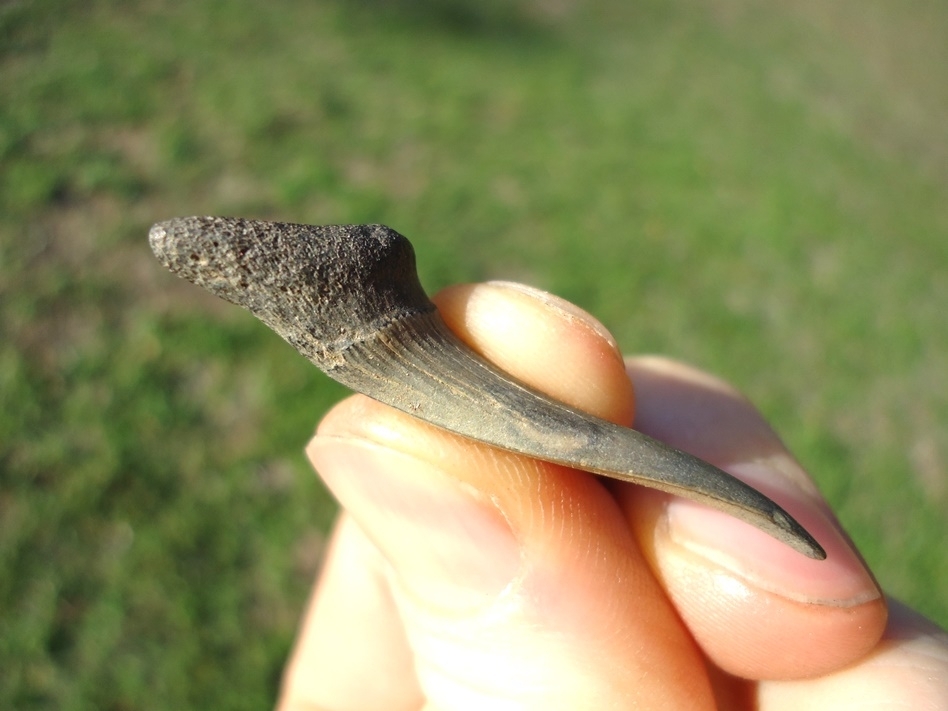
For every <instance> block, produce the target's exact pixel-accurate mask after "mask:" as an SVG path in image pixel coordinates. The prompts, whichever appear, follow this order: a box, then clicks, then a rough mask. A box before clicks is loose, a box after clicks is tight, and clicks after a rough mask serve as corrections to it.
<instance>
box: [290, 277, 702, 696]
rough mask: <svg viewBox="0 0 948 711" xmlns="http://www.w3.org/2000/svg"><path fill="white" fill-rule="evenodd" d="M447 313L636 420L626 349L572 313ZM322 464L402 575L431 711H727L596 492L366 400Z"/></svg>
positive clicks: (566, 391)
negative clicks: (716, 709) (716, 703)
mask: <svg viewBox="0 0 948 711" xmlns="http://www.w3.org/2000/svg"><path fill="white" fill-rule="evenodd" d="M438 303H439V307H440V308H441V310H442V313H443V314H444V316H445V318H446V320H447V321H448V323H449V324H451V325H452V327H453V328H455V329H456V330H457V331H458V332H459V333H460V334H461V336H462V338H465V339H467V340H469V341H470V342H471V343H472V345H473V346H474V347H475V348H476V349H478V350H481V351H482V352H485V353H488V354H489V356H490V357H491V358H492V359H493V360H495V361H496V362H499V363H500V364H501V366H502V367H503V368H505V369H506V370H509V371H512V372H513V373H514V374H516V375H517V376H518V377H520V378H521V379H523V380H525V381H527V382H528V383H530V384H532V385H533V386H534V387H537V388H539V389H541V390H546V391H547V392H549V391H553V392H554V393H555V395H556V397H559V398H561V399H563V400H565V401H567V402H570V403H572V404H575V405H577V406H579V407H585V408H586V409H592V410H595V411H596V413H597V414H600V415H606V416H610V417H613V418H615V419H622V418H625V417H627V416H628V414H629V413H630V409H629V406H630V403H629V402H628V401H629V399H630V397H631V393H630V389H629V385H628V381H627V378H626V376H625V373H624V366H623V363H622V360H621V358H620V356H619V354H618V352H617V350H616V349H615V346H614V344H613V343H611V341H610V339H608V338H607V337H606V336H605V335H604V332H603V331H602V329H601V327H599V326H597V325H596V324H595V322H594V321H592V320H591V319H589V318H588V317H586V316H584V315H582V314H581V313H580V312H578V311H576V310H575V309H573V308H572V307H568V306H566V305H565V304H563V303H562V302H559V301H558V300H554V299H552V298H551V297H548V296H544V295H539V294H537V293H536V292H533V291H530V290H523V289H521V288H519V287H511V286H509V285H497V284H492V285H482V286H480V287H473V288H468V289H458V290H451V291H449V292H448V293H447V294H446V295H442V297H441V298H439V299H438ZM498 324H508V326H509V327H499V326H498ZM495 329H496V330H495ZM498 333H499V334H501V336H500V337H499V338H498V337H497V335H496V334H498ZM550 352H556V353H557V354H558V357H557V358H553V359H550V358H549V356H548V354H549V353H550ZM536 364H538V365H536ZM308 451H309V455H310V457H311V459H312V461H313V462H314V464H315V465H316V468H317V470H318V471H319V472H320V473H321V475H322V476H323V478H324V479H325V481H326V483H327V484H328V486H329V487H330V488H331V489H332V491H333V492H334V494H335V495H336V496H337V498H338V499H339V501H340V502H341V504H342V505H343V506H344V507H345V508H346V510H347V511H348V512H349V513H350V514H351V516H352V517H353V519H354V520H355V521H357V522H358V524H359V526H360V527H361V528H362V530H364V531H365V533H366V535H367V537H368V538H369V539H370V540H371V541H372V543H373V545H374V546H375V547H376V548H377V550H378V551H379V553H380V555H381V556H382V557H383V558H384V560H385V562H386V568H385V570H386V571H387V580H388V583H389V585H390V589H391V593H392V596H393V600H394V603H395V606H396V607H397V610H398V614H399V615H400V616H401V619H402V621H403V623H404V625H405V631H406V639H407V644H408V647H409V649H410V652H411V654H412V655H413V659H414V668H415V672H416V674H417V676H418V679H419V682H420V686H421V688H422V690H423V692H424V694H425V697H426V700H427V704H428V707H430V708H432V709H434V708H438V709H449V708H450V709H469V708H470V709H484V708H491V709H494V708H498V709H503V708H514V707H516V708H523V709H532V708H536V709H544V710H546V711H556V710H557V709H576V708H616V707H634V706H642V707H646V708H694V709H702V708H711V705H712V697H711V692H710V688H709V684H708V680H707V678H706V677H705V675H704V674H703V672H702V669H703V661H702V659H701V657H700V654H699V653H698V650H697V648H696V647H695V646H694V644H693V642H692V640H691V639H690V638H689V636H688V635H687V634H686V633H685V630H684V629H683V627H682V625H681V623H680V621H679V620H678V617H677V615H676V614H675V611H674V610H673V609H672V607H671V606H670V605H669V603H668V601H667V599H666V598H665V596H664V594H663V593H662V591H661V589H660V587H659V586H658V585H657V583H656V581H655V579H654V577H653V576H652V574H651V572H650V571H649V569H648V566H647V565H646V563H645V561H644V560H643V558H642V557H641V554H640V552H639V551H638V549H637V548H636V546H635V544H634V541H633V539H632V537H631V535H630V532H629V530H628V527H627V524H626V522H625V521H624V519H623V517H622V514H621V512H620V510H619V508H618V507H617V505H616V503H615V500H614V499H613V498H612V497H611V496H610V494H609V492H608V491H607V490H606V488H605V487H603V486H602V484H601V483H600V481H599V480H598V479H596V478H595V477H593V476H591V475H589V474H586V473H582V472H576V471H573V470H569V469H566V468H563V467H558V466H555V465H551V464H548V463H543V462H538V461H535V460H530V459H526V458H523V457H520V456H516V455H513V454H510V453H507V452H502V451H499V450H496V449H493V448H491V447H487V446H484V445H481V444H478V443H475V442H472V441H470V440H466V439H463V438H460V437H457V436H455V435H451V434H449V433H446V432H444V431H442V430H438V429H436V428H434V427H431V426H429V425H426V424H424V423H421V422H419V421H417V420H415V419H414V418H411V417H409V416H407V415H404V414H403V413H400V412H396V411H394V410H392V409H390V408H387V407H384V406H382V405H379V404H378V403H375V402H373V401H371V400H368V399H367V398H363V397H354V398H350V399H349V400H347V401H345V402H344V403H342V404H341V405H339V406H338V407H336V408H335V409H334V410H333V411H332V412H331V413H330V414H329V415H328V416H327V418H326V419H325V420H324V421H323V423H322V425H321V426H320V429H319V434H318V436H317V437H316V438H315V439H314V440H313V442H312V443H311V446H310V448H309V450H308ZM350 643H352V644H372V643H373V640H372V639H371V637H369V638H368V639H359V640H352V641H351V642H350ZM367 671H368V670H366V669H352V668H349V669H338V668H337V669H335V670H334V671H333V673H338V674H353V675H354V674H358V675H359V676H360V677H361V678H365V674H366V673H367ZM327 706H328V704H327Z"/></svg>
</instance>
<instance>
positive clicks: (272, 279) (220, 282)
mask: <svg viewBox="0 0 948 711" xmlns="http://www.w3.org/2000/svg"><path fill="white" fill-rule="evenodd" d="M149 241H150V243H151V246H152V249H153V250H154V252H155V254H156V256H157V257H158V258H159V259H160V260H161V262H162V263H163V264H164V265H165V266H166V267H168V269H170V270H171V271H172V272H174V273H175V274H177V275H178V276H181V277H183V278H185V279H187V280H189V281H191V282H194V283H195V284H198V285H199V286H202V287H204V288H206V289H208V290H209V291H211V292H212V293H214V294H216V295H217V296H219V297H221V298H223V299H226V300H227V301H230V302H232V303H234V304H237V305H238V306H242V307H244V308H246V309H248V310H249V311H250V312H252V313H253V314H254V315H255V316H256V317H257V318H259V319H260V320H261V321H263V322H264V323H265V324H267V325H268V326H269V327H270V328H272V329H273V330H274V331H276V332H277V333H278V334H279V335H280V336H282V337H283V338H284V339H285V340H286V341H287V342H289V343H290V344H291V345H292V346H293V347H294V348H296V350H298V351H299V352H300V353H301V354H302V355H304V356H305V357H306V358H308V359H309V360H310V361H312V362H313V363H314V364H315V365H317V366H318V367H319V368H320V369H322V370H323V371H324V372H325V373H326V374H328V375H329V376H330V377H331V378H333V379H335V380H337V381H339V382H340V383H342V384H344V385H346V386H348V387H349V388H351V389H353V390H355V391H357V392H360V393H364V394H365V395H368V396H369V397H372V398H374V399H376V400H378V401H380V402H383V403H385V404H387V405H391V406H392V407H395V408H397V409H399V410H402V411H404V412H407V413H409V414H411V415H414V416H415V417H418V418H420V419H422V420H425V421H427V422H430V423H431V424H434V425H437V426H438V427H442V428H444V429H447V430H450V431H452V432H455V433H457V434H459V435H463V436H464V437H469V438H471V439H474V440H478V441H482V442H486V443H488V444H491V445H494V446H496V447H500V448H503V449H506V450H510V451H513V452H518V453H520V454H525V455H527V456H530V457H535V458H537V459H542V460H546V461H550V462H556V463H558V464H563V465H566V466H569V467H574V468H577V469H582V470H585V471H589V472H594V473H596V474H602V475H604V476H608V477H612V478H614V479H619V480H621V481H628V482H634V483H636V484H641V485H643V486H648V487H652V488H655V489H660V490H662V491H667V492H670V493H673V494H677V495H679V496H683V497H685V498H688V499H693V500H696V501H699V502H701V503H704V504H707V505H709V506H712V507H714V508H716V509H719V510H721V511H724V512H726V513H728V514H731V515H733V516H735V517H737V518H739V519H741V520H742V521H746V522H747V523H749V524H752V525H754V526H756V527H757V528H759V529H761V530H763V531H765V532H767V533H769V534H770V535H771V536H773V537H774V538H776V539H778V540H780V541H783V542H784V543H786V544H787V545H789V546H791V547H792V548H794V549H795V550H797V551H799V552H800V553H802V554H804V555H806V556H809V557H810V558H815V559H818V560H822V559H824V558H825V557H826V553H825V551H824V550H823V548H822V547H821V546H820V544H819V543H817V542H816V540H815V539H814V538H813V536H811V535H810V534H809V533H808V532H807V531H806V530H805V529H804V528H803V527H802V526H801V525H800V524H799V523H797V521H796V520H794V519H793V517H791V516H790V515H789V514H788V513H787V512H786V511H784V510H783V509H782V508H780V507H779V506H778V505H777V504H775V503H774V502H773V501H771V500H770V499H769V498H767V497H766V496H764V495H763V494H761V493H760V492H758V491H757V490H755V489H753V488H752V487H750V486H748V485H746V484H744V483H743V482H741V481H739V480H738V479H735V478H734V477H732V476H731V475H730V474H727V473H726V472H724V471H722V470H720V469H718V468H717V467H715V466H713V465H711V464H709V463H707V462H705V461H703V460H701V459H698V458H697V457H694V456H692V455H690V454H687V453H685V452H682V451H679V450H677V449H674V448H672V447H669V446H667V445H665V444H663V443H661V442H659V441H657V440H655V439H652V438H650V437H647V436H646V435H643V434H642V433H640V432H637V431H635V430H632V429H629V428H626V427H621V426H619V425H615V424H613V423H611V422H607V421H605V420H601V419H599V418H596V417H593V416H591V415H588V414H586V413H584V412H581V411H579V410H576V409H574V408H572V407H569V406H567V405H564V404H562V403H560V402H557V401H555V400H552V399H551V398H549V397H547V396H546V395H544V394H542V393H540V392H537V391H536V390H533V389H532V388H530V387H528V386H526V385H524V384H523V383H521V382H519V381H518V380H516V379H515V378H513V377H512V376H510V375H508V374H506V373H504V372H503V371H501V370H499V369H498V368H496V367H495V366H493V365H492V364H490V363H489V362H487V361H486V360H484V359H483V358H481V357H480V356H478V355H477V354H475V353H474V352H473V351H472V350H471V349H470V348H468V347H467V346H466V345H465V344H464V343H462V342H461V341H460V340H459V339H458V338H457V337H456V336H455V335H454V334H453V333H452V332H451V331H450V330H449V329H448V328H447V326H446V325H445V324H444V322H443V321H442V320H441V317H440V315H439V314H438V312H437V309H436V308H435V306H434V304H433V303H431V301H430V300H429V299H428V296H427V295H426V294H425V292H424V290H423V289H422V287H421V284H420V282H419V280H418V275H417V273H416V270H415V255H414V251H413V249H412V247H411V244H410V243H409V242H408V240H407V239H406V238H405V237H403V236H402V235H400V234H399V233H398V232H396V231H395V230H392V229H390V228H388V227H385V226H383V225H331V226H321V227H317V226H309V225H296V224H288V223H280V222H261V221H254V220H245V219H240V218H220V217H185V218H176V219H173V220H169V221H167V222H161V223H158V224H156V225H155V226H154V227H152V229H151V232H150V235H149Z"/></svg>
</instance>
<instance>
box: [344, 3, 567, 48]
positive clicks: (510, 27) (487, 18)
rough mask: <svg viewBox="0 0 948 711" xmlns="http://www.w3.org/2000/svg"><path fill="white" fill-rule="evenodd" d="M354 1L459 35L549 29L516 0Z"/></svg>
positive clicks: (500, 36) (532, 35)
mask: <svg viewBox="0 0 948 711" xmlns="http://www.w3.org/2000/svg"><path fill="white" fill-rule="evenodd" d="M347 4H349V3H347ZM352 5H355V6H357V7H360V8H361V9H363V10H366V11H370V12H372V13H379V14H381V15H383V16H388V17H392V16H397V17H398V18H400V19H402V20H403V21H405V22H408V23H411V24H413V25H416V26H419V27H420V28H421V29H427V30H431V31H437V32H441V33H444V34H447V35H454V36H457V37H467V38H478V39H497V40H519V41H531V42H536V41H538V40H545V39H549V33H550V27H548V26H545V25H544V23H543V22H541V21H540V20H539V18H538V17H537V16H535V15H532V14H531V13H529V12H528V11H527V10H526V9H525V7H524V3H523V2H517V1H516V0H510V1H505V0H358V2H357V3H352Z"/></svg>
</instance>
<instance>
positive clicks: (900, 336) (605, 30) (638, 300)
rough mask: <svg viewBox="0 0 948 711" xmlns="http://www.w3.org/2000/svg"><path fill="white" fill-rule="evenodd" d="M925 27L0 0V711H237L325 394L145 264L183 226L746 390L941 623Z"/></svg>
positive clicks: (322, 527)
mask: <svg viewBox="0 0 948 711" xmlns="http://www.w3.org/2000/svg"><path fill="white" fill-rule="evenodd" d="M945 36H948V5H945V4H944V3H940V2H936V1H935V0H930V1H923V0H906V2H902V3H887V2H882V1H881V0H838V1H837V2H831V3H828V2H825V1H824V0H800V1H798V2H792V3H770V2H766V1H765V0H710V1H709V2H695V1H694V0H665V1H661V2H659V1H657V0H643V1H641V2H634V3H629V2H624V1H620V0H591V1H590V2H585V3H581V2H577V1H576V0H521V1H519V2H502V1H501V0H478V1H477V2H474V1H473V0H470V1H468V0H384V1H383V0H346V1H344V0H281V1H279V2H274V3H252V2H247V1H246V0H237V1H235V2H220V1H218V2H214V1H196V2H189V3H173V2H170V0H149V1H147V2H139V3H133V2H118V1H117V0H113V1H111V2H97V1H95V0H92V1H91V2H90V1H85V2H72V1H68V0H47V1H46V2H39V1H38V0H37V1H33V2H31V1H29V0H12V1H11V2H6V3H3V4H0V402H2V408H0V482H2V486H0V707H2V708H10V709H12V708H16V709H53V708H55V709H77V710H78V709H108V710H115V711H118V710H125V709H165V708H218V709H245V708H246V709H250V708H261V707H263V708H266V707H267V706H268V705H269V704H270V702H271V700H272V699H273V697H274V696H275V690H276V688H277V684H278V680H279V675H280V671H281V666H282V664H283V661H284V658H285V656H286V654H287V650H288V646H289V644H290V642H291V639H292V634H293V630H294V626H295V623H296V620H297V617H298V615H299V612H300V610H301V607H302V605H303V602H304V599H305V595H306V592H307V590H308V587H309V585H310V582H311V579H312V576H313V575H314V573H315V571H316V569H317V566H318V561H319V557H320V553H321V550H322V545H323V541H324V535H325V531H326V528H327V526H328V524H329V522H330V521H331V519H332V516H333V504H332V503H331V501H329V500H328V498H327V496H326V494H325V493H324V491H323V490H322V489H321V488H320V487H319V485H318V484H317V483H316V481H315V480H314V477H313V476H312V474H311V473H310V471H309V469H308V467H307V465H306V464H305V463H304V460H303V457H302V452H301V450H302V446H303V444H304V443H305V441H306V440H307V438H308V436H309V434H310V432H311V431H312V428H313V427H314V425H315V423H316V421H317V420H318V419H319V417H320V415H321V413H322V412H323V411H324V410H325V409H326V408H327V407H328V406H329V405H330V404H331V403H332V402H334V401H336V400H337V399H339V398H340V397H341V396H342V395H343V394H344V392H343V390H342V389H341V388H339V387H337V386H335V385H334V384H332V383H331V382H330V381H329V380H328V379H327V378H325V377H324V376H322V375H321V374H320V373H318V371H316V370H315V369H313V368H312V367H311V366H309V365H308V364H307V363H306V362H304V361H303V360H302V359H301V358H299V357H298V356H297V355H296V354H294V353H293V352H292V351H291V350H290V349H289V348H288V347H287V346H286V345H284V344H283V343H282V342H281V341H280V340H279V339H277V338H276V337H275V336H273V335H272V334H270V333H269V332H268V331H266V329H265V328H264V327H263V326H262V325H260V324H258V323H256V322H255V321H254V320H253V319H252V318H251V317H250V316H248V315H246V314H244V313H243V312H241V311H239V310H238V309H236V308H232V307H229V306H227V305H225V304H223V303H221V302H217V301H216V300H214V299H213V298H212V297H210V296H207V295H205V294H203V293H201V292H200V291H199V290H198V289H197V288H194V287H191V286H190V285H188V284H186V283H184V282H182V281H179V280H177V279H175V278H174V277H172V276H171V275H169V274H167V273H165V272H164V271H163V270H162V269H161V268H160V267H159V266H158V264H157V262H155V261H154V260H153V258H152V257H151V255H150V252H149V251H148V248H147V242H146V234H147V229H148V227H149V225H150V224H151V223H152V222H154V221H156V220H159V219H164V218H167V217H171V216H174V215H184V214H231V215H242V216H253V217H262V218H278V219H284V220H292V221H303V222H312V223H331V222H370V221H378V222H384V223H386V224H389V225H391V226H393V227H395V228H396V229H398V230H399V231H401V232H403V233H404V234H406V235H408V236H409V237H410V238H411V239H412V241H413V242H414V243H415V245H416V248H417V251H418V254H419V262H420V270H421V273H422V278H423V281H424V283H425V284H426V286H427V287H428V288H429V290H431V291H434V290H436V289H437V288H438V287H440V286H444V285H447V284H450V283H454V282H460V281H473V280H481V279H486V278H511V279H518V280H522V281H525V282H528V283H531V284H534V285H537V286H540V287H543V288H546V289H549V290H552V291H554V292H556V293H558V294H560V295H562V296H564V297H566V298H568V299H571V300H574V301H575V302H577V303H578V304H580V305H581V306H583V307H585V308H586V309H588V310H589V311H591V312H592V313H594V314H595V315H597V316H598V317H599V318H601V320H602V321H603V322H604V323H605V324H606V325H607V326H608V327H610V328H611V329H612V330H613V331H614V332H615V334H616V335H617V337H618V339H619V341H620V343H621V345H622V347H623V348H624V349H625V350H626V351H628V352H640V351H648V352H664V353H668V354H671V355H673V356H676V357H678V358H682V359H686V360H688V361H691V362H693V363H696V364H698V365H700V366H702V367H705V368H708V369H710V370H712V371H715V372H717V373H719V374H721V375H723V376H725V377H726V378H728V379H730V380H732V381H733V382H735V383H736V384H737V385H738V386H740V387H741V388H743V389H744V390H745V391H746V392H747V393H748V394H749V395H750V396H751V397H752V398H753V399H754V400H755V402H757V403H758V404H759V406H760V407H761V408H762V409H763V410H764V412H765V413H766V414H767V415H768V416H769V417H770V418H772V419H773V421H774V422H775V424H776V427H777V428H778V430H779V431H780V432H781V433H782V435H783V436H784V437H785V439H786V440H787V441H788V443H789V444H790V445H791V446H792V448H793V449H794V450H795V451H796V452H797V453H798V454H799V456H800V458H801V459H802V461H803V462H804V463H805V464H806V466H807V467H808V468H809V469H810V470H811V471H812V472H813V474H814V476H815V477H816V479H817V480H818V482H819V484H820V486H821V487H822V489H823V490H824V491H825V493H826V495H827V496H828V497H829V499H830V501H831V502H832V503H833V505H834V506H835V507H837V509H838V511H839V515H840V517H841V519H842V521H843V522H844V524H845V525H846V527H847V528H848V530H849V531H850V532H851V533H852V535H853V537H854V539H855V540H856V542H857V543H858V545H859V546H860V547H861V549H862V550H863V551H864V553H865V555H866V557H867V559H868V560H869V562H870V563H871V564H872V566H873V567H874V569H875V570H876V571H877V572H878V575H879V577H880V579H881V581H882V582H883V584H884V585H885V586H886V588H887V589H888V590H890V591H891V592H892V593H893V594H895V595H898V596H900V597H902V598H904V599H906V600H907V601H909V602H910V603H911V604H913V605H915V606H917V607H918V608H920V609H921V610H922V611H924V612H925V613H927V614H928V615H931V616H932V617H934V618H935V619H936V620H937V621H939V622H940V623H941V624H946V623H948V555H946V550H948V523H946V511H948V467H946V462H948V316H946V313H948V121H946V116H948V44H946V43H945V41H944V38H945Z"/></svg>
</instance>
